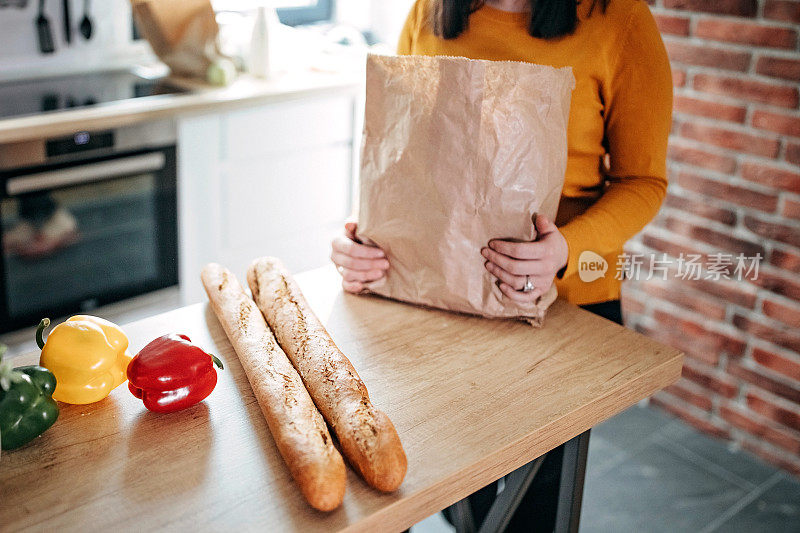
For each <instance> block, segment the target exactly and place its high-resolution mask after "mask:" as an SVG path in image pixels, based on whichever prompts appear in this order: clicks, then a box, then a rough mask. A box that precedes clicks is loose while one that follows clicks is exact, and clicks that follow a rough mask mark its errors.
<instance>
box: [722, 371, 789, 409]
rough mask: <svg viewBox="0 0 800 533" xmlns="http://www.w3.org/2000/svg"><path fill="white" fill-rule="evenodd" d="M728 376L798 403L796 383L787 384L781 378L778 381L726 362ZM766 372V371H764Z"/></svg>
mask: <svg viewBox="0 0 800 533" xmlns="http://www.w3.org/2000/svg"><path fill="white" fill-rule="evenodd" d="M727 370H728V374H730V375H731V376H734V377H737V378H739V379H743V380H744V381H746V382H748V383H750V384H752V385H754V386H756V387H758V388H760V389H763V390H766V391H769V392H771V393H772V394H775V395H777V396H781V397H782V398H786V399H787V400H789V401H791V402H794V403H800V388H798V386H799V385H798V384H797V383H791V382H787V381H786V380H785V379H784V378H783V377H782V376H781V378H780V379H778V378H775V377H772V376H770V375H767V374H766V373H765V371H759V370H755V369H752V368H748V367H746V366H744V365H741V364H739V363H738V362H736V361H728V367H727ZM766 372H768V371H766Z"/></svg>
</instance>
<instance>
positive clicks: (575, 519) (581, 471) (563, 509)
mask: <svg viewBox="0 0 800 533" xmlns="http://www.w3.org/2000/svg"><path fill="white" fill-rule="evenodd" d="M588 450H589V431H586V432H585V433H582V434H580V435H578V436H577V437H575V438H573V439H572V440H569V441H567V442H566V443H564V445H563V459H562V466H561V478H560V482H559V491H558V508H557V510H556V525H555V530H554V531H555V533H577V531H578V524H579V522H580V515H581V502H582V500H583V481H584V477H585V474H586V459H587V456H588ZM546 456H547V454H544V455H542V456H540V457H538V458H536V459H534V460H533V461H531V462H530V463H528V464H526V465H525V466H522V467H520V468H518V469H517V470H515V471H513V472H511V473H510V474H508V475H507V476H506V477H505V488H504V489H503V491H502V492H501V493H500V494H498V495H497V499H495V501H494V503H492V506H491V507H490V508H489V512H488V514H487V515H486V518H485V519H484V521H483V524H481V526H480V529H476V524H475V522H474V520H473V517H472V509H471V507H470V503H469V499H468V498H464V499H463V500H460V501H458V502H456V503H454V504H453V505H452V506H450V519H451V520H452V523H453V526H454V527H455V530H456V533H475V532H476V531H477V532H478V533H502V531H504V530H505V528H506V527H507V526H508V523H509V522H510V521H511V517H512V516H513V515H514V513H515V512H516V510H517V508H518V507H519V504H520V502H521V501H522V498H523V496H524V495H525V493H526V492H527V491H528V488H529V487H530V485H531V483H532V482H533V478H534V477H536V473H537V472H538V471H539V467H540V466H541V465H542V463H543V462H544V459H545V457H546Z"/></svg>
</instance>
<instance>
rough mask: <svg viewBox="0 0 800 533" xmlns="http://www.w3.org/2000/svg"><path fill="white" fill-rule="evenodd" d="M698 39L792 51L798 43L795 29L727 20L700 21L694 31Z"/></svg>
mask: <svg viewBox="0 0 800 533" xmlns="http://www.w3.org/2000/svg"><path fill="white" fill-rule="evenodd" d="M694 35H695V36H696V37H702V38H704V39H714V40H717V41H725V42H729V43H738V44H751V45H753V46H768V47H772V48H785V49H787V50H791V49H793V48H794V47H795V44H796V43H797V32H796V31H795V30H793V29H789V28H785V27H782V26H773V25H769V24H752V23H745V22H735V21H731V20H725V19H717V18H708V19H700V20H699V21H697V25H696V26H695V29H694Z"/></svg>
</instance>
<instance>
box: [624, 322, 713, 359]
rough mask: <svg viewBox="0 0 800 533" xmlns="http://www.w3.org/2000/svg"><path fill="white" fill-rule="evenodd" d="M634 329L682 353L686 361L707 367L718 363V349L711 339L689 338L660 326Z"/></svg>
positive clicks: (672, 329) (639, 325)
mask: <svg viewBox="0 0 800 533" xmlns="http://www.w3.org/2000/svg"><path fill="white" fill-rule="evenodd" d="M634 329H635V330H636V331H637V332H639V333H641V334H642V335H645V336H647V337H650V338H651V339H654V340H657V341H658V342H661V343H663V344H666V345H668V346H672V347H673V348H676V349H678V350H680V351H682V352H684V354H685V355H686V358H687V359H688V358H691V359H695V360H697V361H701V362H703V363H706V364H709V365H716V364H717V363H719V353H718V349H717V348H716V347H715V346H714V345H713V342H712V340H711V339H708V338H704V337H689V336H686V335H684V334H683V333H682V332H681V331H679V330H677V329H675V328H671V327H663V326H662V325H660V324H659V325H658V326H657V327H655V328H651V327H648V326H645V325H643V324H637V325H636V327H635V328H634Z"/></svg>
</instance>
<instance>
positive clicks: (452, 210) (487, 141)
mask: <svg viewBox="0 0 800 533" xmlns="http://www.w3.org/2000/svg"><path fill="white" fill-rule="evenodd" d="M366 76H367V77H366V79H367V87H366V89H367V96H366V110H365V117H364V136H363V143H362V154H361V178H360V198H359V215H358V235H357V237H358V238H359V239H360V240H362V241H364V242H367V243H374V244H377V245H378V246H380V247H381V248H382V249H383V250H384V251H385V252H386V255H387V258H388V259H389V262H390V264H391V268H390V269H389V271H388V273H387V274H386V276H385V277H384V278H382V279H380V280H378V281H376V282H372V283H369V284H367V288H368V290H369V291H371V292H373V293H376V294H379V295H382V296H386V297H389V298H394V299H397V300H402V301H405V302H411V303H415V304H421V305H425V306H431V307H437V308H442V309H449V310H452V311H460V312H464V313H471V314H476V315H482V316H486V317H514V318H520V319H525V320H527V321H529V322H530V323H531V324H534V325H537V326H538V325H541V324H542V320H543V318H544V313H545V311H546V309H547V307H548V306H549V305H550V304H551V303H552V302H553V301H554V300H555V298H556V290H555V287H552V288H551V289H550V291H548V292H547V293H546V294H544V295H543V296H542V297H541V298H539V299H538V301H536V302H534V303H531V304H518V303H516V302H514V301H511V300H510V299H509V298H507V297H505V296H504V295H503V293H502V292H501V291H500V289H499V288H498V287H497V285H496V283H495V282H496V278H494V276H492V275H491V274H490V273H489V272H487V271H486V269H485V268H484V266H483V265H484V262H485V259H484V258H483V256H482V255H481V254H480V250H481V248H482V247H484V246H486V244H487V242H488V241H489V240H490V239H492V238H503V239H517V240H521V241H531V240H534V239H535V237H536V230H535V228H534V226H533V223H532V220H531V217H532V215H533V214H534V213H543V214H545V215H546V216H548V217H549V218H550V219H551V220H554V219H555V215H556V210H557V208H558V202H559V199H560V196H561V188H562V185H563V182H564V172H565V169H566V164H567V120H568V116H569V106H570V100H571V94H572V89H573V88H574V86H575V79H574V77H573V75H572V69H570V68H568V67H567V68H560V69H556V68H552V67H548V66H541V65H534V64H531V63H522V62H512V61H484V60H470V59H465V58H456V57H430V56H378V55H370V56H369V57H368V58H367V75H366Z"/></svg>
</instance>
